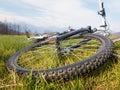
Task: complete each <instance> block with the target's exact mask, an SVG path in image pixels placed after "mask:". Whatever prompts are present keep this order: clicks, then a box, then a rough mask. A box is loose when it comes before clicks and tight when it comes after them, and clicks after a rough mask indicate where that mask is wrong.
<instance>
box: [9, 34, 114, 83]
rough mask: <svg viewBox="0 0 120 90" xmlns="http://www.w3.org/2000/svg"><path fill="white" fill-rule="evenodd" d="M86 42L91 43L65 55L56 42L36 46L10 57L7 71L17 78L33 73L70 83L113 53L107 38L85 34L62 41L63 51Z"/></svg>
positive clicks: (46, 42)
mask: <svg viewBox="0 0 120 90" xmlns="http://www.w3.org/2000/svg"><path fill="white" fill-rule="evenodd" d="M83 39H90V40H89V41H88V42H86V43H84V44H83V45H79V46H78V47H77V48H74V49H72V50H70V51H69V50H68V52H67V53H63V54H62V55H59V54H58V52H57V49H56V45H55V43H49V42H50V41H49V40H46V41H43V42H39V43H36V44H34V45H32V46H29V47H26V48H23V49H21V50H19V51H18V52H16V53H15V54H14V55H13V56H12V57H10V58H9V60H8V62H7V68H8V69H9V70H13V71H15V72H16V73H18V75H22V74H29V73H32V75H33V76H35V77H39V76H42V77H45V79H46V80H48V81H55V80H60V79H64V80H67V79H70V78H73V77H75V76H77V75H82V74H84V73H87V72H90V71H92V70H94V69H96V68H98V67H99V66H100V65H102V64H103V63H104V62H105V61H106V60H108V58H109V57H110V56H111V55H112V52H113V44H112V42H111V40H110V39H108V38H107V37H104V36H101V35H95V34H84V35H82V37H81V38H77V39H72V38H71V39H65V40H62V41H61V48H63V49H64V50H65V49H66V50H67V49H68V48H69V47H73V46H75V45H76V44H77V45H78V44H79V43H81V42H82V41H83ZM82 43H83V42H82Z"/></svg>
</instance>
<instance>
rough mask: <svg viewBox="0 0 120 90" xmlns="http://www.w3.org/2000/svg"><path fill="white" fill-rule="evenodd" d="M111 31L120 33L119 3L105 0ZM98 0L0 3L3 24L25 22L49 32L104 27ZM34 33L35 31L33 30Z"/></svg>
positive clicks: (6, 0)
mask: <svg viewBox="0 0 120 90" xmlns="http://www.w3.org/2000/svg"><path fill="white" fill-rule="evenodd" d="M102 1H103V2H104V4H105V10H106V14H107V21H108V22H109V25H110V31H114V32H119V31H120V26H119V25H120V10H119V9H120V5H119V3H120V0H114V1H113V0H102ZM98 11H99V4H98V0H0V21H5V20H6V21H7V22H12V23H23V24H27V25H29V26H31V28H32V27H37V28H39V29H38V31H39V32H44V31H47V30H51V31H58V32H60V31H64V30H65V29H67V28H68V27H69V26H71V27H72V28H75V29H78V28H80V27H86V26H88V25H90V26H92V27H93V28H94V27H99V26H100V25H101V24H102V21H101V17H100V16H99V15H98V14H97V12H98ZM32 30H33V31H34V30H35V28H32Z"/></svg>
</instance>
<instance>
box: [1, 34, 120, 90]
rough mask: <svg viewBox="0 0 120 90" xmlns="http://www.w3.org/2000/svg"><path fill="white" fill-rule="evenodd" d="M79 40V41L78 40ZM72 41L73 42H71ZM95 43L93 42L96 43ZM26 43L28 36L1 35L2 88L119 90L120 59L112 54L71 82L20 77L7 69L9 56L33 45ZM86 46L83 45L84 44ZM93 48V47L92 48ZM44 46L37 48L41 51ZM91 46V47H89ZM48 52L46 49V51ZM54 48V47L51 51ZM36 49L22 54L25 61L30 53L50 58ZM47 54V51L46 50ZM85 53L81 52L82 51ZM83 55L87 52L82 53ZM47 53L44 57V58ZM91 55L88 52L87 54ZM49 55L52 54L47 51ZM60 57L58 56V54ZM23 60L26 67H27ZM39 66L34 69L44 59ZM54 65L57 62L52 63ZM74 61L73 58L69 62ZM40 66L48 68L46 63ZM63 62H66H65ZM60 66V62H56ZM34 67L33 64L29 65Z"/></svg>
mask: <svg viewBox="0 0 120 90" xmlns="http://www.w3.org/2000/svg"><path fill="white" fill-rule="evenodd" d="M76 41H77V40H76ZM71 43H72V42H71ZM93 43H94V42H93ZM30 44H31V43H30V42H27V38H26V37H25V36H15V35H0V89H3V90H119V89H120V58H119V57H118V58H117V57H114V56H113V57H111V58H110V59H109V60H108V61H107V62H106V63H105V64H104V65H102V66H101V67H100V68H98V69H96V70H95V71H93V72H90V73H89V74H85V75H83V76H80V77H76V78H74V79H71V80H69V81H60V82H59V81H57V82H46V81H45V80H44V79H35V78H33V77H31V76H30V75H29V76H26V77H19V76H18V75H17V74H16V73H14V72H9V71H8V70H7V69H6V62H7V60H8V58H9V57H10V56H11V55H12V54H14V53H15V52H16V51H17V50H19V49H21V48H23V47H25V46H28V45H30ZM114 46H115V53H118V54H120V42H116V43H115V44H114ZM81 48H84V47H81ZM92 48H94V47H92ZM40 49H41V48H39V47H38V48H36V50H38V52H40V51H39V50H40ZM86 49H88V48H86ZM44 51H45V50H44ZM50 51H53V50H50ZM38 52H35V54H34V53H33V52H28V54H27V55H23V56H21V59H26V62H24V63H27V62H30V58H29V55H30V56H31V55H32V56H33V57H32V58H33V59H37V57H36V56H35V55H37V54H38V56H40V54H42V56H43V57H41V59H42V58H45V57H46V58H47V56H46V54H44V53H38ZM46 53H48V52H47V51H46ZM81 53H82V52H81ZM83 54H84V53H83ZM44 55H45V57H44ZM84 55H85V56H90V55H91V53H89V54H84ZM48 56H49V53H48ZM55 58H56V59H57V57H55ZM24 63H23V66H25V65H24ZM37 63H38V64H39V65H35V68H38V66H41V65H42V64H40V63H41V62H40V61H38V62H37ZM52 63H53V65H52V66H54V63H56V62H52ZM67 63H73V61H70V62H67ZM48 64H49V63H47V64H46V66H45V65H44V66H42V67H39V68H48V67H47V65H48ZM64 64H66V63H65V62H64ZM56 65H57V64H56ZM32 67H34V64H33V63H32V64H31V65H30V66H29V68H32Z"/></svg>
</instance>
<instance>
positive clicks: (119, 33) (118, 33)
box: [112, 32, 120, 36]
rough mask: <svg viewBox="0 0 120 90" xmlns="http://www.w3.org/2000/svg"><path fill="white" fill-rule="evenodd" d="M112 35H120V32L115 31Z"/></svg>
mask: <svg viewBox="0 0 120 90" xmlns="http://www.w3.org/2000/svg"><path fill="white" fill-rule="evenodd" d="M112 35H113V36H120V32H117V33H113V34H112Z"/></svg>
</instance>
